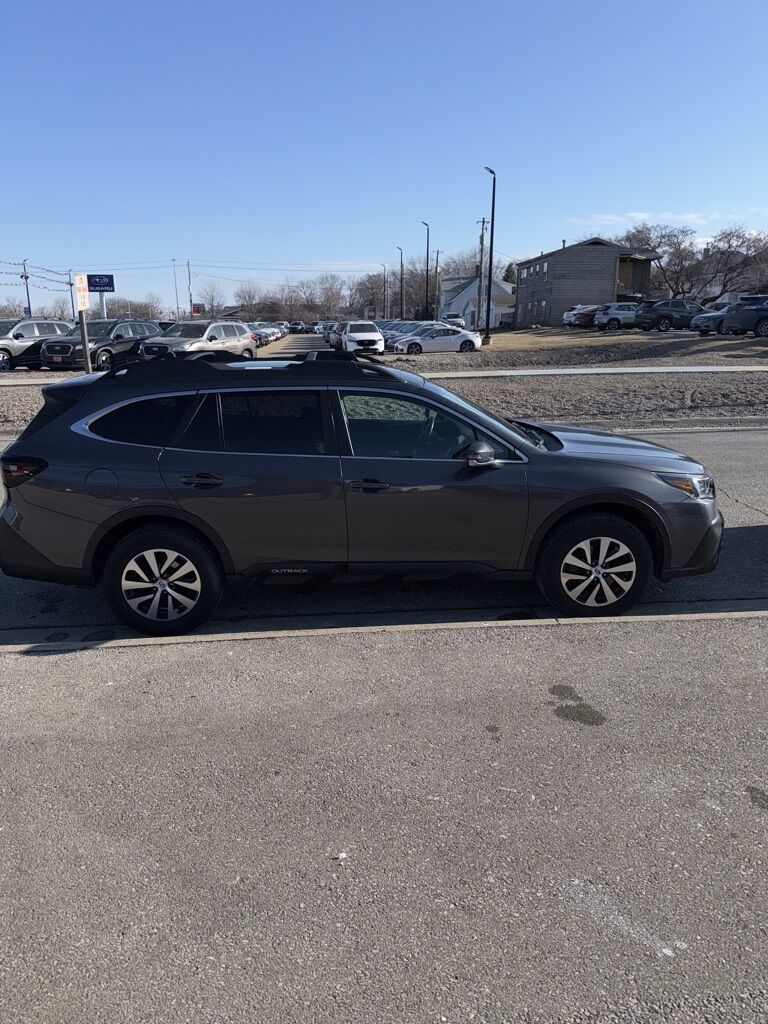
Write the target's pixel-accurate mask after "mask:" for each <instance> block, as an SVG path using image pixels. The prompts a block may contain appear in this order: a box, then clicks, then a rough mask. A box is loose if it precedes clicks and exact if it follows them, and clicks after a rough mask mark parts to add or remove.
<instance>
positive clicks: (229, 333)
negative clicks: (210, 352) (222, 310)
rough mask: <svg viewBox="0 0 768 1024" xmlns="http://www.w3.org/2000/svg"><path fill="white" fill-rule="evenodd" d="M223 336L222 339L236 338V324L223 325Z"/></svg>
mask: <svg viewBox="0 0 768 1024" xmlns="http://www.w3.org/2000/svg"><path fill="white" fill-rule="evenodd" d="M221 336H222V338H236V337H237V330H236V329H235V325H234V324H222V325H221Z"/></svg>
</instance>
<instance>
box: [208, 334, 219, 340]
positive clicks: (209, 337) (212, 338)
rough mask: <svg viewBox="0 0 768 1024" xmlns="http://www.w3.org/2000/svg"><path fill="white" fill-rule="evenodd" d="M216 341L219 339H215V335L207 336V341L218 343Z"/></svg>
mask: <svg viewBox="0 0 768 1024" xmlns="http://www.w3.org/2000/svg"><path fill="white" fill-rule="evenodd" d="M218 340H219V339H218V338H217V337H216V335H215V334H209V335H208V341H218Z"/></svg>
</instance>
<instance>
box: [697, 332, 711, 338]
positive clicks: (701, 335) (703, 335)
mask: <svg viewBox="0 0 768 1024" xmlns="http://www.w3.org/2000/svg"><path fill="white" fill-rule="evenodd" d="M708 334H709V331H699V336H700V337H702V338H706V337H707V335H708Z"/></svg>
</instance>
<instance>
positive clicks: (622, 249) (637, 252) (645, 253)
mask: <svg viewBox="0 0 768 1024" xmlns="http://www.w3.org/2000/svg"><path fill="white" fill-rule="evenodd" d="M587 245H600V246H606V247H607V248H609V249H616V250H617V251H618V253H619V255H620V256H628V257H630V258H632V259H638V260H656V259H658V258H659V254H658V253H657V252H653V250H651V249H633V248H628V247H627V246H625V245H618V244H617V243H616V242H610V241H609V240H608V239H607V238H600V237H599V236H598V235H595V236H594V238H585V239H584V241H582V242H574V243H573V245H565V246H561V247H560V248H559V249H550V251H549V252H544V253H541V255H540V256H531V258H530V259H527V260H520V262H519V263H518V267H529V266H530V265H531V264H532V263H539V262H541V260H546V259H549V258H550V257H551V256H556V255H557V254H558V253H560V252H563V250H564V249H579V248H583V247H584V246H587Z"/></svg>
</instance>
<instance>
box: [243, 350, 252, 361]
mask: <svg viewBox="0 0 768 1024" xmlns="http://www.w3.org/2000/svg"><path fill="white" fill-rule="evenodd" d="M243 359H253V352H251V350H250V349H249V348H247V349H246V350H245V351H244V352H243Z"/></svg>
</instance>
